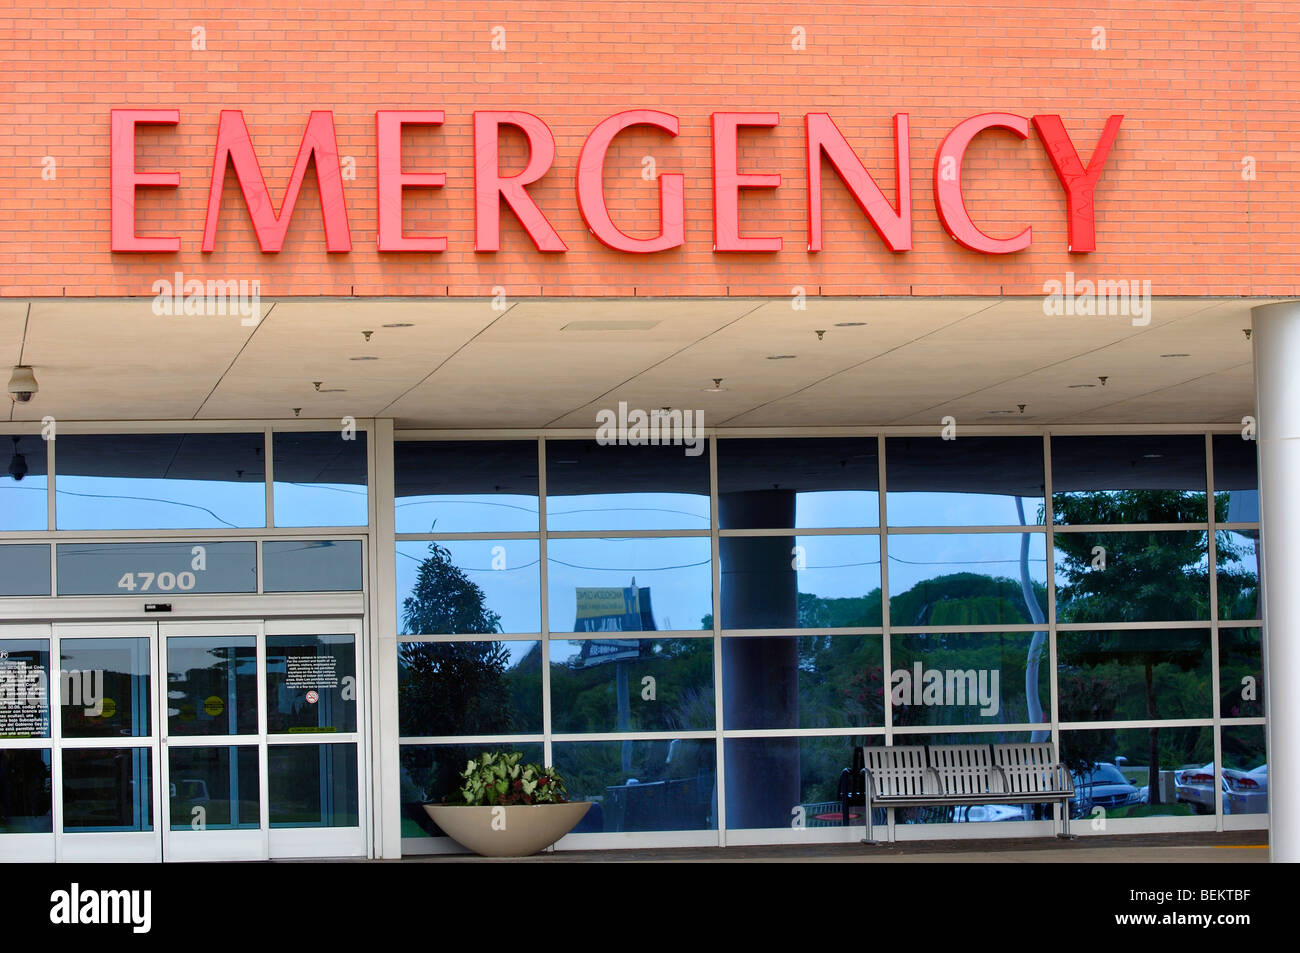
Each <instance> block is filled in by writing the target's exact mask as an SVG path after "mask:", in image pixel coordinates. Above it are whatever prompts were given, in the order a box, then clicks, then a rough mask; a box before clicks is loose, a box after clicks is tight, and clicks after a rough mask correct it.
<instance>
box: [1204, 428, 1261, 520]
mask: <svg viewBox="0 0 1300 953" xmlns="http://www.w3.org/2000/svg"><path fill="white" fill-rule="evenodd" d="M1211 440H1212V442H1213V448H1214V512H1215V519H1217V520H1218V521H1219V522H1220V523H1258V522H1259V474H1258V469H1257V468H1258V457H1257V456H1256V447H1257V444H1256V443H1255V441H1254V440H1245V439H1243V438H1242V437H1241V436H1240V435H1238V434H1215V435H1214V436H1213V437H1212V438H1211Z"/></svg>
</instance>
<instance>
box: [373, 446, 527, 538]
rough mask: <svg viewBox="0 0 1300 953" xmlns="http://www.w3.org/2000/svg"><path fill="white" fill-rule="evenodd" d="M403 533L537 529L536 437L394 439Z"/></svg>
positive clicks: (398, 510) (399, 528) (398, 518)
mask: <svg viewBox="0 0 1300 953" xmlns="http://www.w3.org/2000/svg"><path fill="white" fill-rule="evenodd" d="M393 463H394V468H395V477H394V492H395V493H396V496H397V502H396V525H397V532H399V533H535V532H537V529H538V523H537V486H538V481H537V441H536V440H444V441H408V440H399V441H397V442H395V443H394V444H393Z"/></svg>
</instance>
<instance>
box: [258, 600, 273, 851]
mask: <svg viewBox="0 0 1300 953" xmlns="http://www.w3.org/2000/svg"><path fill="white" fill-rule="evenodd" d="M255 644H256V646H257V673H256V674H257V801H258V804H257V816H258V828H259V829H260V831H261V834H262V856H263V857H264V858H267V859H269V858H270V856H271V764H270V752H269V749H268V747H267V743H266V727H267V712H266V708H267V705H266V623H265V622H259V623H258V625H257V633H256V643H255Z"/></svg>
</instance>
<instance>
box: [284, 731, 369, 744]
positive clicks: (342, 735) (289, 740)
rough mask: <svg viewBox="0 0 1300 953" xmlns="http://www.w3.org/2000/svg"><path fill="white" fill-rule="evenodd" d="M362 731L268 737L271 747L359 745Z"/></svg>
mask: <svg viewBox="0 0 1300 953" xmlns="http://www.w3.org/2000/svg"><path fill="white" fill-rule="evenodd" d="M360 741H361V732H360V731H320V732H306V731H304V732H300V733H295V734H290V733H289V732H286V731H277V732H273V733H271V734H268V735H267V736H266V743H267V744H269V745H281V746H283V745H316V744H340V745H342V744H359V743H360Z"/></svg>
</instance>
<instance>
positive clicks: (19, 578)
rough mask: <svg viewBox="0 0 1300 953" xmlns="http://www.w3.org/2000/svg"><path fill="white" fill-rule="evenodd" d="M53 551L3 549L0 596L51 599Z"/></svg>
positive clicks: (38, 546) (0, 552)
mask: <svg viewBox="0 0 1300 953" xmlns="http://www.w3.org/2000/svg"><path fill="white" fill-rule="evenodd" d="M49 594H50V547H49V546H47V545H44V544H30V545H26V544H24V545H18V546H0V596H48V595H49Z"/></svg>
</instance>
